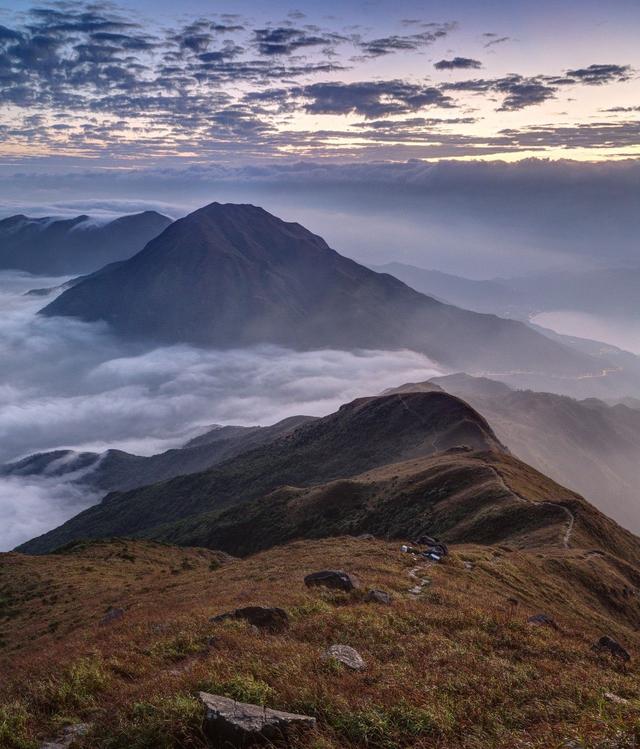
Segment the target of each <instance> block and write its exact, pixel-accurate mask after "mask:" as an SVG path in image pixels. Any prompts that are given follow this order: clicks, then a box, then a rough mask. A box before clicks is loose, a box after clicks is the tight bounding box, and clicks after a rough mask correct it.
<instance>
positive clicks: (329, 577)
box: [304, 570, 360, 592]
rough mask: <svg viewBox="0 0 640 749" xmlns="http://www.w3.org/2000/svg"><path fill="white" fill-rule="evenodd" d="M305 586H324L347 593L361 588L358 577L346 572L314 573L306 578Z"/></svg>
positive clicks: (327, 571)
mask: <svg viewBox="0 0 640 749" xmlns="http://www.w3.org/2000/svg"><path fill="white" fill-rule="evenodd" d="M304 584H305V585H306V586H307V588H313V587H315V586H318V585H323V586H324V587H325V588H334V589H336V590H345V591H347V592H350V591H352V590H355V589H356V588H359V587H360V582H359V580H358V579H357V578H356V577H354V576H353V575H349V574H348V573H346V572H342V570H322V571H320V572H312V573H311V574H310V575H307V576H306V577H305V579H304Z"/></svg>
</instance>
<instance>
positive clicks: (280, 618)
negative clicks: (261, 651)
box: [211, 606, 289, 632]
mask: <svg viewBox="0 0 640 749" xmlns="http://www.w3.org/2000/svg"><path fill="white" fill-rule="evenodd" d="M226 619H244V620H245V621H247V622H249V624H251V625H252V626H253V627H257V628H258V629H263V630H267V631H268V632H283V631H284V630H285V629H287V628H288V627H289V615H288V614H287V612H286V611H285V610H284V609H280V608H277V607H276V606H245V607H244V608H241V609H235V611H228V612H227V613H225V614H218V616H214V617H212V619H211V621H212V622H222V621H225V620H226Z"/></svg>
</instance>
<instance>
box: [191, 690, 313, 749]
mask: <svg viewBox="0 0 640 749" xmlns="http://www.w3.org/2000/svg"><path fill="white" fill-rule="evenodd" d="M199 697H200V699H201V700H202V702H203V704H204V706H205V718H204V732H205V734H206V735H207V737H208V738H209V739H210V740H211V741H212V742H213V745H214V746H225V747H248V746H255V745H256V744H269V745H271V744H272V743H276V744H277V743H278V742H287V740H288V739H289V737H291V736H292V735H293V734H295V733H296V732H299V731H301V730H306V729H310V728H313V727H314V726H315V724H316V719H315V718H311V717H309V716H308V715H296V714H294V713H285V712H281V711H280V710H271V709H270V708H268V707H262V706H261V705H250V704H248V703H245V702H236V701H235V700H231V699H229V698H228V697H221V696H219V695H215V694H208V693H207V692H200V694H199Z"/></svg>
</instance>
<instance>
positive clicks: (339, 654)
mask: <svg viewBox="0 0 640 749" xmlns="http://www.w3.org/2000/svg"><path fill="white" fill-rule="evenodd" d="M322 659H323V660H325V661H329V660H334V661H338V662H339V663H342V664H343V665H344V666H346V667H347V668H350V669H352V670H353V671H362V670H363V669H364V668H366V664H365V662H364V659H363V658H362V656H361V655H360V653H359V652H358V651H357V650H356V649H355V648H352V647H350V646H349V645H332V646H331V647H330V648H327V650H325V651H324V653H323V654H322Z"/></svg>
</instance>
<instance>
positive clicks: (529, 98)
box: [442, 74, 557, 111]
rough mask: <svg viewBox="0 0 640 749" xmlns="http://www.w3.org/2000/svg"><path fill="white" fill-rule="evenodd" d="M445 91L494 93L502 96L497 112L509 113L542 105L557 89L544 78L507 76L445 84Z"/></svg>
mask: <svg viewBox="0 0 640 749" xmlns="http://www.w3.org/2000/svg"><path fill="white" fill-rule="evenodd" d="M442 88H443V89H444V90H445V91H472V92H475V93H485V92H495V93H497V94H501V95H503V97H504V98H503V100H502V104H501V105H500V106H499V107H498V111H511V110H518V109H524V108H525V107H530V106H534V105H536V104H542V103H543V102H545V101H547V99H552V98H554V96H555V94H556V90H557V88H556V87H555V86H553V85H551V84H550V83H549V82H548V80H547V79H546V78H545V77H544V76H538V77H524V76H521V75H515V74H514V75H508V76H503V77H502V78H475V79H472V80H467V81H455V82H453V83H445V84H444V85H443V87H442Z"/></svg>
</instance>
